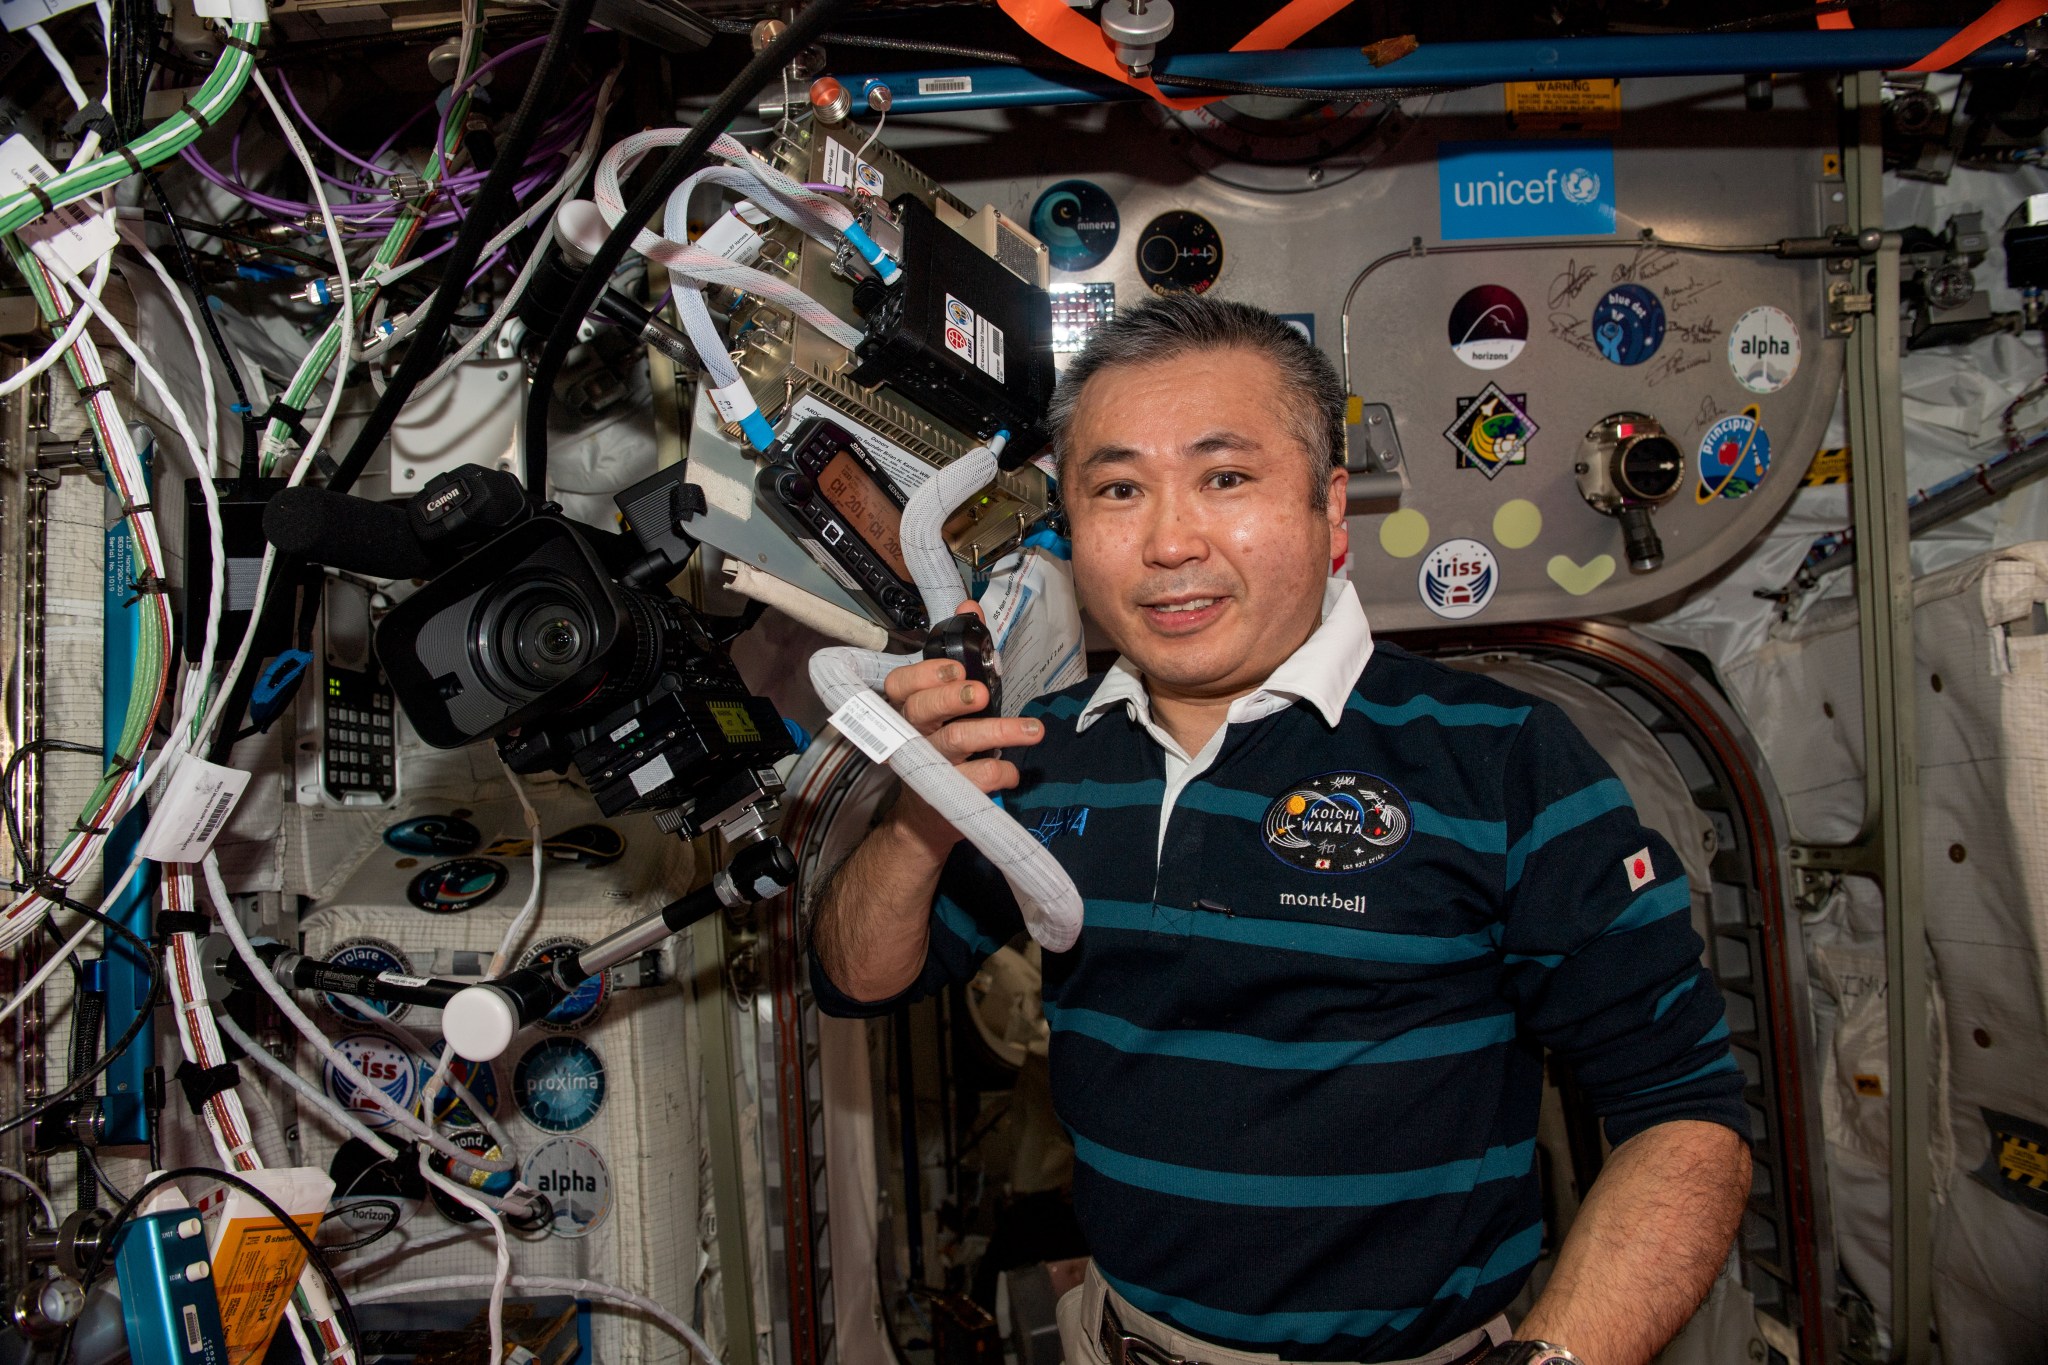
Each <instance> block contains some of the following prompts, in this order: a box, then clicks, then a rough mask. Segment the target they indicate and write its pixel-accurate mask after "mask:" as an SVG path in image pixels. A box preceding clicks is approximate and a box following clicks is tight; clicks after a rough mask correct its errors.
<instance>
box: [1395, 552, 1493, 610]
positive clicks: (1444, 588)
mask: <svg viewBox="0 0 2048 1365" xmlns="http://www.w3.org/2000/svg"><path fill="white" fill-rule="evenodd" d="M1499 586H1500V563H1499V561H1497V560H1496V559H1494V557H1493V551H1491V550H1489V549H1487V548H1486V547H1485V546H1484V545H1481V544H1480V543H1479V542H1478V541H1476V540H1464V539H1459V540H1447V541H1445V542H1444V543H1443V544H1441V545H1439V546H1437V547H1436V548H1435V549H1434V550H1431V551H1430V552H1429V553H1428V554H1426V555H1424V556H1423V558H1422V568H1421V569H1420V570H1419V571H1418V572H1417V574H1416V588H1417V590H1418V591H1419V592H1421V594H1422V604H1423V605H1424V606H1426V607H1428V608H1429V609H1430V610H1431V611H1433V612H1435V613H1436V614H1437V615H1438V616H1441V617H1443V618H1444V619H1445V620H1447V621H1462V620H1464V619H1465V618H1466V617H1468V616H1477V615H1478V614H1479V613H1480V612H1481V611H1484V610H1485V609H1486V604H1487V603H1488V602H1491V601H1492V600H1493V593H1494V589H1496V588H1498V587H1499Z"/></svg>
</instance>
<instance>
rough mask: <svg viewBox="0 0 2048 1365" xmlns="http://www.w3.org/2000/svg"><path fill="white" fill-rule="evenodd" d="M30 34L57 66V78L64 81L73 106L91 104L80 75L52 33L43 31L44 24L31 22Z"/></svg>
mask: <svg viewBox="0 0 2048 1365" xmlns="http://www.w3.org/2000/svg"><path fill="white" fill-rule="evenodd" d="M28 36H29V37H31V38H33V39H35V42H36V46H37V47H39V48H41V49H42V50H43V55H44V56H45V57H48V58H49V59H50V65H51V66H54V67H56V68H57V79H58V80H60V81H62V82H64V93H65V94H67V95H69V96H71V103H72V105H73V107H75V108H79V109H83V108H85V106H87V105H88V104H91V103H92V99H91V98H90V97H89V96H88V95H87V94H86V93H85V87H84V86H82V85H80V84H79V83H78V75H77V73H76V72H74V71H73V70H72V69H71V63H70V62H67V61H65V60H64V54H63V53H62V52H59V51H58V50H57V44H56V43H55V42H53V41H51V39H50V35H49V34H47V33H45V32H43V26H42V25H41V24H30V25H29V26H28Z"/></svg>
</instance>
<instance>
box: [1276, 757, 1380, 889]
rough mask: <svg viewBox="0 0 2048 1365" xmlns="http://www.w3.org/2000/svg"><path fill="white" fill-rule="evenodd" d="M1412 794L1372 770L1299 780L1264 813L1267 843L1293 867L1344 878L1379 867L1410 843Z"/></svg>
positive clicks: (1330, 774)
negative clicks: (1398, 789)
mask: <svg viewBox="0 0 2048 1365" xmlns="http://www.w3.org/2000/svg"><path fill="white" fill-rule="evenodd" d="M1411 823H1412V822H1411V821H1410V819H1409V814H1408V798H1407V797H1405V796H1403V795H1401V793H1400V792H1398V791H1396V790H1395V789H1394V784H1393V783H1391V782H1389V781H1387V780H1386V779H1385V778H1383V777H1374V776H1373V775H1372V774H1371V773H1324V774H1323V775H1322V776H1321V777H1311V778H1309V779H1308V780H1307V781H1305V782H1297V783H1295V784H1294V786H1293V787H1292V788H1291V789H1289V790H1288V791H1287V793H1286V794H1285V795H1283V796H1282V797H1280V799H1279V800H1277V801H1275V802H1274V803H1273V804H1272V806H1270V807H1269V808H1268V809H1267V811H1266V824H1265V835H1266V847H1267V848H1269V849H1271V850H1272V853H1273V856H1274V857H1276V858H1278V859H1279V860H1280V861H1281V862H1283V863H1286V864H1287V865H1288V866H1289V867H1298V868H1300V869H1301V870H1302V871H1304V872H1322V873H1327V874H1329V875H1330V876H1333V877H1334V876H1340V875H1342V874H1344V873H1347V872H1364V871H1366V870H1367V869H1369V868H1374V867H1378V866H1379V865H1380V864H1381V863H1383V862H1385V861H1386V860H1387V859H1389V858H1391V857H1393V856H1394V855H1395V854H1396V853H1399V852H1400V851H1401V845H1403V844H1405V843H1407V842H1408V829H1409V826H1410V824H1411Z"/></svg>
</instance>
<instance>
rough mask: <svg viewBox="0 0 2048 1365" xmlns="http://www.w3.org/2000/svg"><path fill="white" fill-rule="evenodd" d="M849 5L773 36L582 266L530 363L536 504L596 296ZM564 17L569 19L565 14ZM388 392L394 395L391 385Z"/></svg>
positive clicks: (827, 7)
mask: <svg viewBox="0 0 2048 1365" xmlns="http://www.w3.org/2000/svg"><path fill="white" fill-rule="evenodd" d="M569 3H571V4H573V3H575V0H569ZM846 4H847V0H811V3H810V4H808V5H806V6H805V7H804V8H803V10H802V11H801V12H800V13H799V14H798V15H797V16H796V17H795V18H794V19H792V20H790V22H789V26H788V27H787V28H785V29H783V31H782V32H781V33H780V34H778V35H777V36H776V38H775V41H773V42H771V43H769V44H768V46H766V47H764V48H762V49H761V50H760V51H759V52H757V53H755V54H754V59H753V60H752V61H750V62H748V63H747V64H746V66H745V67H744V68H742V69H741V71H740V73H739V75H737V76H735V77H733V78H732V81H731V83H730V84H728V85H727V86H726V87H725V89H723V90H721V91H719V92H718V98H717V99H716V100H714V101H713V102H712V104H711V107H710V108H709V109H706V110H705V111H704V113H703V114H702V115H701V116H699V118H698V119H697V122H696V125H695V126H694V127H692V128H691V129H690V134H689V136H688V137H686V138H684V139H683V140H682V141H681V142H679V143H677V144H676V145H675V146H674V147H672V148H670V149H669V154H668V156H667V157H665V158H664V159H663V160H662V163H661V165H660V166H659V167H657V168H656V169H655V171H654V173H653V174H652V175H650V176H649V177H648V178H647V180H646V181H645V182H644V183H643V184H642V185H641V187H640V190H639V192H638V193H637V194H635V195H634V196H633V200H632V202H631V203H629V204H628V205H626V211H625V213H624V214H623V215H622V216H621V217H620V218H619V221H618V225H617V226H616V227H614V228H613V229H612V230H611V232H610V234H609V235H607V236H606V237H605V239H604V245H603V246H601V247H599V248H598V249H597V252H596V253H595V254H594V255H593V256H592V257H591V259H590V262H589V264H587V265H586V266H584V267H583V273H582V274H581V275H579V276H577V277H576V285H575V288H573V289H572V290H570V292H569V297H568V299H567V300H566V301H565V303H564V306H563V308H562V315H561V317H559V318H558V319H556V321H555V325H554V326H553V327H552V328H550V329H549V331H548V336H547V342H546V344H545V345H543V346H542V348H541V352H540V356H539V358H538V359H537V360H535V361H534V366H533V373H532V375H531V376H530V378H529V382H528V384H527V391H526V487H527V491H528V492H530V493H531V494H533V495H534V496H535V497H545V496H546V494H547V472H548V403H549V400H550V397H551V395H552V392H553V389H554V383H555V376H556V375H558V374H560V373H561V370H562V362H563V361H564V360H566V359H567V358H568V355H569V351H570V348H571V347H573V346H574V345H575V344H576V333H577V329H578V328H580V327H581V326H582V323H583V315H584V314H585V313H587V312H589V311H590V305H591V304H593V303H595V302H596V301H597V296H598V293H599V291H600V290H602V289H603V288H604V287H605V285H606V284H607V283H609V282H610V280H611V277H612V271H613V270H615V269H617V268H618V264H619V262H620V261H622V260H624V259H625V256H626V249H627V248H628V247H630V246H631V245H632V242H633V237H634V235H635V234H636V233H638V232H639V231H640V229H641V226H642V225H643V224H645V223H647V222H648V221H649V220H651V219H652V218H653V217H654V215H655V213H656V212H657V211H658V210H659V209H660V208H661V206H662V205H663V204H665V203H667V202H668V196H669V193H670V191H672V190H674V189H675V187H676V186H678V185H680V184H682V183H683V180H684V178H685V177H686V176H688V175H689V174H690V173H691V172H692V171H694V170H696V169H697V167H698V166H699V165H701V164H702V163H703V161H704V156H705V152H706V151H707V150H708V149H709V148H710V146H711V143H712V141H713V140H714V139H716V138H717V137H718V135H719V134H721V133H723V132H724V131H725V130H726V128H727V127H728V126H729V125H730V124H731V123H732V121H733V119H734V118H735V117H737V116H738V114H739V113H740V111H741V109H743V108H744V107H745V105H746V103H747V101H748V99H750V98H751V97H752V96H753V94H754V92H755V91H757V90H759V89H761V87H762V86H764V85H766V84H767V83H768V81H769V78H770V77H772V76H774V75H775V74H776V73H777V72H779V71H780V70H781V69H782V68H783V67H784V66H785V65H787V64H788V62H789V60H790V58H792V57H793V56H795V55H796V53H797V52H798V51H799V50H800V49H802V48H804V47H806V46H808V45H809V44H810V43H812V42H814V41H816V39H817V35H818V33H819V32H820V31H821V30H822V29H823V28H824V26H825V22H826V20H828V19H830V18H831V17H832V16H833V15H834V14H836V13H837V12H838V11H840V10H841V9H844V8H845V7H846ZM563 12H564V13H567V8H566V7H565V9H564V11H563ZM501 155H503V154H501ZM451 273H453V272H451ZM406 359H407V361H408V362H409V361H411V359H412V356H411V355H407V356H406ZM391 391H392V392H396V391H397V385H396V382H395V381H394V383H393V386H392V390H391ZM350 454H351V455H353V454H354V452H353V451H351V452H350ZM364 458H365V459H367V458H368V456H367V455H366V456H365V457H364ZM330 486H331V485H330Z"/></svg>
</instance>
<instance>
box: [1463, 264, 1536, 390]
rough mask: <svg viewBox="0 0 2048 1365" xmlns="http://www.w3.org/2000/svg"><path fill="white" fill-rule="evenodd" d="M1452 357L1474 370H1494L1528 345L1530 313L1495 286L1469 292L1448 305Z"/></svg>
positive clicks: (1514, 298)
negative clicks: (1449, 310) (1449, 307)
mask: <svg viewBox="0 0 2048 1365" xmlns="http://www.w3.org/2000/svg"><path fill="white" fill-rule="evenodd" d="M1450 335H1451V354H1453V355H1455V356H1457V357H1458V359H1460V360H1462V361H1464V362H1465V363H1466V364H1467V365H1470V366H1471V367H1472V368H1473V369H1475V370H1497V369H1499V368H1500V367H1501V366H1503V365H1505V364H1507V363H1508V362H1509V361H1511V360H1513V359H1514V358H1515V357H1516V356H1518V355H1520V354H1521V353H1522V348H1523V347H1524V346H1527V345H1528V344H1529V310H1528V309H1527V308H1525V307H1523V306H1522V301H1521V299H1519V298H1517V297H1516V296H1515V293H1514V291H1513V290H1510V289H1505V288H1502V287H1501V286H1500V285H1497V284H1482V285H1480V286H1478V287H1477V288H1474V289H1468V290H1466V291H1465V292H1464V294H1463V295H1462V296H1460V297H1459V299H1458V301H1457V302H1456V303H1454V304H1452V305H1451V326H1450Z"/></svg>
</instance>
